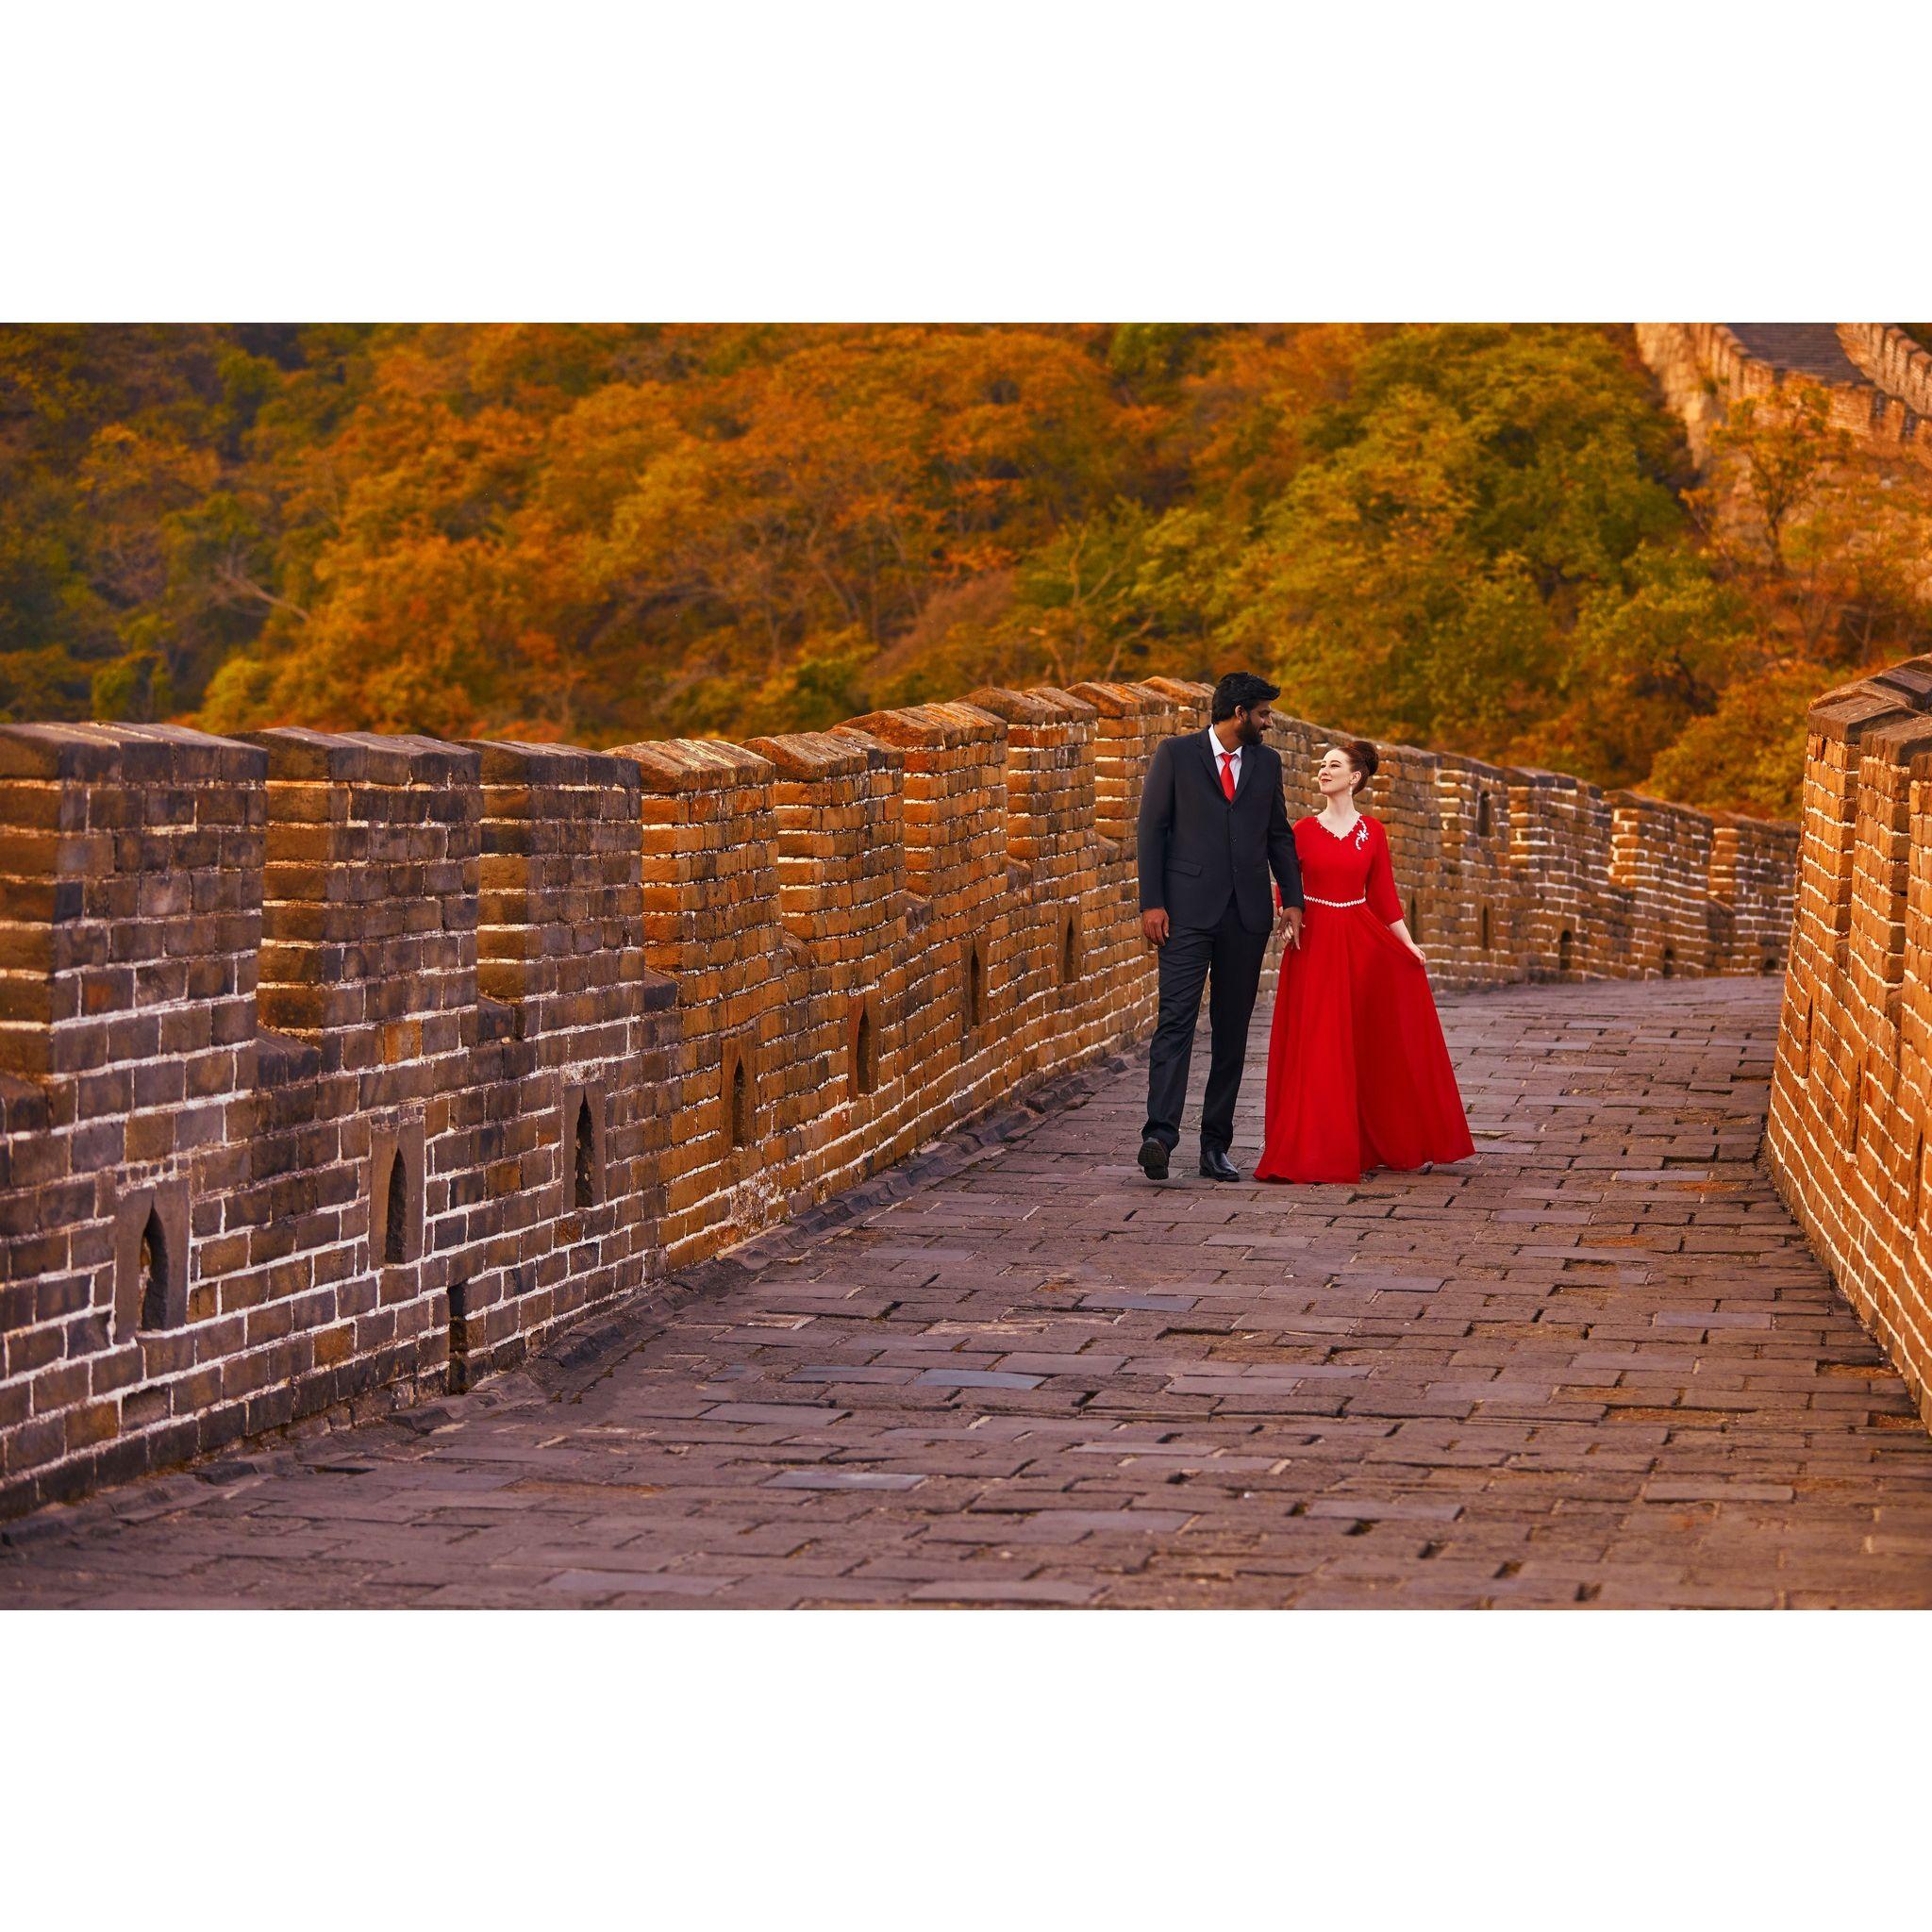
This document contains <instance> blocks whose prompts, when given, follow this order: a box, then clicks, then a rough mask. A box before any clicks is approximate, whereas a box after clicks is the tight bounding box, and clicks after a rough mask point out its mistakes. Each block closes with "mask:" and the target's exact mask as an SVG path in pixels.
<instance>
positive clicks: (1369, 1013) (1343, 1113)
mask: <svg viewBox="0 0 1932 1932" xmlns="http://www.w3.org/2000/svg"><path fill="white" fill-rule="evenodd" d="M1294 847H1295V854H1296V856H1297V857H1298V858H1299V859H1300V860H1301V869H1302V891H1303V893H1304V895H1305V896H1306V898H1307V910H1306V911H1305V912H1304V913H1303V914H1302V942H1301V946H1300V948H1299V949H1298V950H1297V949H1296V948H1295V947H1293V946H1286V947H1284V948H1283V949H1282V954H1281V977H1280V983H1279V985H1278V986H1277V988H1276V990H1275V994H1274V1024H1273V1027H1272V1028H1271V1030H1270V1033H1269V1038H1268V1098H1267V1106H1266V1119H1265V1123H1264V1129H1263V1144H1262V1148H1261V1158H1260V1159H1259V1160H1258V1161H1257V1163H1256V1165H1255V1178H1256V1179H1257V1180H1262V1181H1354V1180H1359V1179H1360V1178H1361V1176H1362V1175H1363V1174H1366V1173H1367V1172H1368V1171H1369V1170H1370V1169H1371V1168H1375V1167H1387V1168H1398V1169H1406V1168H1417V1167H1421V1166H1422V1165H1423V1164H1424V1162H1425V1161H1438V1162H1441V1161H1448V1160H1460V1159H1461V1158H1463V1157H1464V1156H1465V1155H1470V1154H1474V1152H1475V1145H1474V1141H1471V1140H1470V1138H1469V1121H1468V1118H1467V1116H1466V1115H1465V1114H1464V1113H1463V1110H1462V1095H1461V1094H1460V1092H1458V1091H1457V1086H1456V1073H1455V1070H1454V1068H1452V1067H1451V1066H1450V1064H1449V1049H1448V1047H1447V1046H1446V1045H1445V1044H1444V1043H1443V1040H1442V1023H1441V1020H1439V1019H1438V1018H1437V1017H1436V1002H1435V998H1434V996H1433V995H1432V994H1431V993H1430V991H1429V975H1428V973H1427V971H1426V970H1425V969H1424V967H1423V965H1422V964H1421V962H1420V961H1418V960H1417V958H1415V956H1414V955H1413V954H1412V953H1410V952H1409V950H1408V948H1407V946H1405V945H1404V944H1403V943H1402V941H1400V940H1399V939H1397V938H1396V937H1395V934H1394V933H1393V931H1391V927H1392V925H1393V924H1394V923H1395V922H1396V921H1397V920H1399V919H1400V918H1401V917H1402V902H1401V901H1400V900H1399V899H1398V898H1397V897H1396V895H1395V875H1394V874H1393V872H1392V871H1391V868H1390V864H1389V839H1388V835H1387V834H1386V833H1385V832H1384V831H1383V830H1382V827H1381V826H1380V825H1379V824H1376V823H1375V821H1374V819H1372V818H1363V819H1361V820H1359V821H1358V822H1357V825H1356V827H1355V829H1354V831H1352V832H1350V833H1349V834H1348V836H1347V837H1346V838H1338V837H1337V836H1336V835H1335V834H1334V833H1333V832H1331V831H1330V830H1329V829H1328V827H1327V826H1326V825H1324V824H1323V823H1322V822H1321V820H1320V819H1318V818H1315V817H1312V816H1310V817H1308V818H1305V819H1303V820H1302V821H1301V822H1300V823H1299V824H1297V825H1296V826H1295V828H1294ZM1324 901H1326V902H1329V903H1325V904H1324Z"/></svg>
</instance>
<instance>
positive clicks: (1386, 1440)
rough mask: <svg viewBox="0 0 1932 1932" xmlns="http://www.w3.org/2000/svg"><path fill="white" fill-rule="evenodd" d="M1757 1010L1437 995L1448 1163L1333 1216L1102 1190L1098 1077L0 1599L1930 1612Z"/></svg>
mask: <svg viewBox="0 0 1932 1932" xmlns="http://www.w3.org/2000/svg"><path fill="white" fill-rule="evenodd" d="M1777 997H1778V995H1777V988H1776V986H1775V983H1774V982H1772V981H1767V980H1763V979H1741V978H1737V979H1729V980H1719V979H1706V980H1702V981H1691V980H1688V979H1686V980H1675V981H1673V982H1672V983H1671V984H1669V985H1663V984H1660V983H1657V982H1650V983H1645V984H1641V985H1628V986H1623V985H1605V984H1602V983H1597V984H1592V985H1567V986H1546V987H1538V988H1519V989H1514V990H1504V991H1498V992H1491V993H1485V994H1476V993H1462V994H1456V993H1451V994H1447V995H1445V996H1444V999H1443V1002H1442V1006H1443V1018H1444V1025H1445V1030H1446V1033H1447V1037H1448V1041H1449V1045H1450V1049H1451V1052H1452V1054H1453V1055H1454V1057H1455V1059H1456V1064H1457V1073H1458V1076H1459V1078H1460V1080H1461V1084H1462V1088H1463V1091H1464V1093H1465V1094H1466V1095H1467V1097H1468V1100H1469V1105H1470V1112H1471V1117H1472V1124H1473V1125H1474V1130H1475V1136H1476V1142H1477V1147H1478V1152H1477V1154H1476V1155H1475V1156H1474V1158H1473V1159H1471V1160H1469V1161H1467V1162H1464V1163H1460V1164H1459V1165H1458V1166H1457V1168H1456V1169H1454V1170H1444V1171H1442V1172H1441V1173H1438V1174H1409V1175H1392V1174H1391V1175H1379V1176H1377V1177H1375V1178H1374V1179H1373V1180H1371V1181H1369V1182H1367V1183H1364V1184H1361V1185H1358V1186H1354V1187H1325V1188H1271V1187H1266V1186H1260V1187H1257V1186H1252V1185H1238V1186H1216V1185H1213V1184H1211V1183H1208V1182H1205V1181H1179V1180H1176V1181H1174V1182H1170V1183H1168V1184H1166V1185H1164V1186H1158V1187H1157V1186H1155V1185H1153V1184H1150V1183H1149V1182H1148V1181H1146V1180H1145V1179H1144V1178H1143V1177H1142V1176H1141V1174H1140V1172H1139V1170H1138V1169H1137V1168H1136V1167H1135V1166H1134V1164H1133V1159H1132V1150H1133V1148H1134V1146H1135V1144H1136V1134H1137V1131H1138V1128H1139V1125H1140V1121H1141V1107H1142V1105H1143V1104H1144V1091H1143V1086H1142V1080H1143V1074H1142V1069H1141V1066H1140V1064H1139V1063H1138V1061H1137V1060H1131V1059H1122V1060H1114V1061H1109V1062H1108V1063H1106V1064H1104V1065H1102V1066H1100V1067H1097V1068H1092V1069H1089V1070H1087V1071H1086V1072H1083V1073H1080V1074H1072V1075H1068V1076H1066V1078H1065V1080H1064V1081H1063V1082H1062V1083H1060V1084H1058V1085H1057V1086H1056V1087H1054V1088H1053V1089H1051V1090H1050V1091H1048V1092H1046V1093H1044V1094H1042V1095H1041V1105H1040V1106H1039V1107H1038V1108H1035V1109H1032V1110H1027V1111H1011V1110H1009V1111H1008V1112H1005V1113H1000V1114H995V1115H994V1116H992V1117H991V1118H990V1119H989V1120H988V1121H987V1122H985V1123H983V1124H980V1125H978V1126H976V1127H968V1128H963V1129H960V1130H958V1131H956V1133H955V1135H954V1136H953V1137H951V1138H950V1139H948V1140H947V1141H942V1142H941V1143H940V1144H939V1145H938V1146H937V1147H935V1148H933V1149H931V1150H928V1151H927V1152H925V1153H924V1154H922V1155H920V1156H918V1157H915V1158H913V1159H912V1160H910V1161H908V1162H906V1163H902V1164H901V1165H900V1166H899V1167H898V1168H896V1169H894V1170H893V1171H892V1172H891V1173H890V1174H885V1175H882V1176H880V1177H878V1178H877V1179H875V1180H874V1181H873V1182H871V1183H868V1184H864V1185H863V1186H862V1187H861V1188H860V1189H859V1190H858V1191H854V1192H852V1193H849V1194H848V1195H847V1196H846V1198H845V1200H844V1201H843V1202H841V1204H839V1205H838V1208H836V1209H832V1210H821V1211H819V1212H816V1213H808V1214H806V1215H804V1216H801V1217H799V1218H798V1219H796V1220H794V1221H793V1222H792V1223H791V1224H789V1225H787V1226H785V1227H783V1228H779V1229H775V1230H774V1231H772V1232H771V1233H769V1234H767V1235H765V1236H763V1237H761V1238H759V1239H758V1240H757V1241H753V1242H751V1243H749V1244H746V1245H744V1246H741V1248H739V1249H738V1250H737V1252H736V1253H735V1254H734V1255H732V1256H729V1257H723V1258H721V1259H719V1260H716V1261H713V1262H711V1263H709V1264H707V1265H705V1266H703V1267H701V1268H699V1269H697V1270H695V1271H692V1272H691V1273H689V1274H684V1275H682V1276H680V1277H678V1278H677V1280H676V1281H675V1283H672V1284H667V1285H666V1288H665V1291H664V1292H663V1294H662V1296H661V1297H660V1298H658V1299H657V1300H656V1301H655V1302H652V1303H646V1302H643V1301H641V1300H633V1301H632V1302H630V1303H629V1304H627V1305H626V1306H625V1307H624V1308H623V1309H621V1310H618V1311H615V1312H613V1313H611V1314H608V1315H606V1316H604V1317H601V1318H599V1319H597V1320H595V1321H593V1322H592V1323H591V1324H587V1325H586V1326H585V1327H584V1328H582V1329H580V1330H578V1331H577V1332H576V1333H575V1334H574V1335H572V1336H571V1337H569V1338H567V1339H566V1340H565V1341H561V1342H559V1343H558V1344H555V1345H553V1346H552V1347H551V1348H550V1349H549V1350H547V1351H545V1352H543V1353H542V1354H540V1355H537V1356H534V1357H531V1358H530V1359H529V1360H528V1361H527V1362H526V1363H525V1365H524V1366H523V1368H522V1369H521V1370H520V1371H518V1372H517V1373H515V1374H509V1375H505V1376H501V1377H497V1378H495V1379H493V1380H492V1381H491V1382H490V1383H489V1384H487V1385H485V1386H484V1387H483V1388H482V1389H480V1390H477V1391H472V1392H471V1393H469V1394H467V1395H460V1396H457V1397H454V1398H449V1399H446V1400H445V1401H443V1402H441V1403H440V1404H438V1405H436V1406H434V1407H428V1408H424V1409H418V1410H415V1411H411V1412H408V1413H405V1414H402V1415H399V1416H397V1417H394V1418H391V1419H386V1420H380V1421H375V1422H372V1423H370V1424H366V1425H364V1426H363V1427H361V1428H359V1429H357V1430H354V1431H351V1432H343V1433H336V1434H332V1435H325V1436H319V1437H316V1438H314V1439H311V1440H308V1441H298V1442H296V1443H294V1444H289V1445H279V1446H277V1445H271V1446H269V1447H267V1448H265V1449H258V1450H254V1451H251V1452H248V1453H247V1454H245V1455H242V1456H238V1457H231V1458H228V1459H226V1460H224V1461H219V1462H215V1463H212V1464H207V1465H204V1466H203V1467H202V1469H201V1470H200V1471H199V1472H198V1474H194V1475H176V1476H172V1477H161V1478H158V1479H155V1480H152V1481H148V1482H144V1483H139V1484H135V1485H131V1486H129V1487H126V1488H124V1489H121V1490H118V1491H112V1492H110V1493H109V1494H108V1495H104V1496H102V1497H99V1498H97V1499H95V1500H94V1501H92V1502H91V1503H87V1504H83V1505H82V1506H80V1507H78V1508H75V1509H69V1508H59V1509H52V1510H48V1511H45V1512H42V1513H41V1514H39V1515H37V1516H35V1517H31V1518H29V1519H27V1520H26V1521H25V1522H24V1523H20V1524H14V1525H12V1526H11V1529H10V1530H7V1529H0V1602H6V1603H9V1604H15V1605H46V1606H52V1605H80V1604H112V1605H153V1604H178V1605H205V1604H213V1603H235V1604H263V1605H271V1604H278V1605H315V1606H346V1605H394V1606H400V1605H431V1606H459V1605H505V1606H524V1607H531V1606H550V1607H562V1606H566V1605H570V1606H575V1605H605V1604H608V1605H617V1606H638V1607H643V1606H664V1607H675V1606H679V1605H687V1604H689V1605H699V1606H704V1607H727V1606H748V1607H779V1606H793V1605H816V1604H824V1605H844V1604H874V1605H901V1604H934V1605H947V1604H957V1605H971V1606H991V1605H1013V1606H1036V1607H1052V1606H1059V1605H1066V1606H1089V1605H1091V1606H1100V1607H1107V1606H1168V1605H1173V1606H1227V1607H1234V1606H1246V1607H1269V1606H1277V1605H1279V1606H1298V1607H1299V1606H1306V1607H1314V1606H1348V1607H1374V1606H1379V1605H1390V1606H1398V1607H1427V1606H1443V1607H1478V1606H1493V1607H1505V1606H1514V1605H1522V1606H1551V1607H1557V1606H1595V1607H1600V1608H1605V1607H1626V1606H1646V1607H1674V1606H1734V1607H1775V1606H1786V1607H1822V1606H1840V1607H1852V1606H1861V1607H1878V1606H1898V1607H1907V1606H1910V1607H1926V1606H1932V1439H1928V1438H1927V1437H1926V1436H1925V1435H1924V1432H1923V1431H1921V1430H1920V1429H1919V1428H1918V1426H1917V1419H1916V1417H1915V1416H1914V1414H1913V1412H1912V1407H1911V1402H1910V1398H1909V1396H1908V1394H1907V1390H1906V1388H1905V1386H1904V1384H1903V1382H1902V1381H1901V1380H1900V1378H1899V1377H1898V1375H1897V1374H1894V1373H1893V1372H1892V1371H1891V1370H1890V1369H1889V1368H1888V1367H1887V1365H1886V1364H1885V1362H1884V1360H1883V1358H1882V1357H1881V1356H1880V1353H1879V1351H1878V1348H1877V1346H1876V1345H1875V1343H1874V1341H1873V1340H1872V1338H1871V1337H1870V1336H1869V1335H1867V1334H1866V1333H1865V1331H1864V1330H1863V1329H1862V1328H1861V1327H1860V1326H1859V1324H1858V1322H1857V1317H1856V1316H1855V1314H1854V1312H1853V1310H1852V1309H1851V1308H1850V1307H1848V1306H1847V1305H1846V1303H1845V1302H1844V1300H1843V1299H1842V1298H1841V1297H1840V1296H1839V1295H1838V1294H1837V1293H1835V1292H1834V1291H1833V1290H1832V1287H1831V1284H1830V1281H1829V1279H1828V1278H1827V1276H1826V1274H1825V1273H1824V1269H1823V1268H1822V1267H1821V1266H1820V1264H1819V1262H1818V1261H1817V1259H1816V1258H1815V1257H1813V1255H1812V1254H1811V1253H1810V1251H1809V1250H1808V1248H1807V1244H1806V1242H1805V1239H1804V1236H1803V1234H1802V1232H1801V1231H1800V1230H1799V1229H1798V1228H1797V1227H1796V1226H1795V1225H1794V1224H1793V1223H1792V1221H1791V1219H1790V1215H1789V1214H1787V1213H1786V1211H1785V1209H1784V1208H1783V1206H1782V1205H1781V1204H1780V1202H1779V1201H1778V1199H1777V1197H1776V1195H1775V1193H1774V1191H1773V1188H1772V1185H1771V1182H1770V1178H1769V1176H1768V1175H1767V1174H1766V1173H1765V1171H1764V1169H1763V1167H1762V1165H1761V1164H1760V1163H1759V1161H1758V1160H1757V1149H1758V1145H1759V1139H1760V1133H1761V1129H1762V1124H1763V1110H1764V1095H1765V1091H1766V1076H1767V1074H1768V1072H1769V1069H1770V1062H1771V1057H1772V1052H1773V1046H1774V1028H1775V1024H1776V1017H1777ZM1262 1052H1263V1041H1262V1040H1261V1039H1260V1038H1259V1037H1258V1029H1257V1040H1256V1042H1255V1052H1254V1062H1253V1067H1252V1073H1251V1077H1250V1079H1249V1081H1248V1082H1247V1085H1246V1088H1245V1091H1244V1092H1243V1096H1242V1103H1241V1112H1240V1115H1239V1117H1238V1123H1237V1125H1238V1134H1237V1141H1238V1145H1241V1146H1245V1147H1246V1148H1247V1149H1249V1150H1252V1148H1253V1146H1254V1145H1255V1143H1256V1141H1257V1137H1258V1133H1259V1126H1260V1119H1259V1116H1260V1108H1261V1080H1260V1077H1259V1074H1260V1060H1261V1055H1262Z"/></svg>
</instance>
